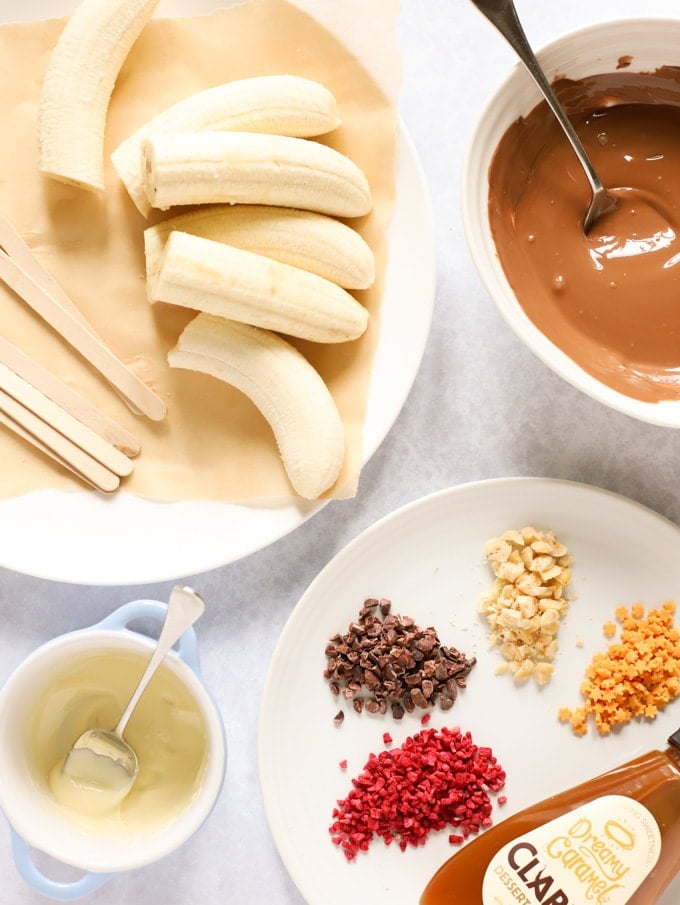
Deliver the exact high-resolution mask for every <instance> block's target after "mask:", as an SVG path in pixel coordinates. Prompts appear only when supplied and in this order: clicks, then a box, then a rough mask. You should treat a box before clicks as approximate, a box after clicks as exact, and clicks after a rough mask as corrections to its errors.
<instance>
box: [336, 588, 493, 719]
mask: <svg viewBox="0 0 680 905" xmlns="http://www.w3.org/2000/svg"><path fill="white" fill-rule="evenodd" d="M325 654H326V658H327V663H326V668H325V669H324V670H323V676H324V678H325V679H326V680H327V681H328V682H329V684H330V686H331V691H332V692H333V694H334V695H338V694H342V695H343V697H345V698H346V699H347V700H351V701H352V704H353V708H354V710H355V711H356V712H357V713H361V712H362V710H366V711H368V712H369V713H380V714H384V713H387V711H388V709H389V710H390V712H391V714H392V716H393V718H394V719H397V720H399V719H402V718H403V716H404V713H412V712H413V711H414V710H415V708H416V707H418V708H421V709H426V708H429V707H432V706H434V705H435V704H436V703H437V702H438V703H439V705H440V707H441V709H442V710H448V709H449V708H450V707H452V706H453V703H454V701H455V699H456V697H457V695H458V689H459V688H464V687H465V680H466V677H467V676H468V674H469V673H470V670H471V669H472V667H473V666H474V665H475V663H476V658H475V657H471V658H468V657H467V656H466V655H465V654H464V653H463V652H461V651H459V650H457V649H456V648H454V647H445V646H443V645H442V644H441V643H440V641H439V637H438V635H437V632H436V631H435V629H434V628H433V627H432V626H428V627H427V628H424V629H423V628H420V627H419V626H417V625H416V623H415V620H414V619H413V617H411V616H401V615H398V614H396V613H393V612H392V611H391V602H390V601H389V600H387V599H386V598H380V599H378V598H374V597H371V598H368V599H366V600H365V601H364V604H363V606H362V607H361V609H360V611H359V616H358V619H356V620H353V621H352V622H350V624H349V626H348V629H347V631H346V632H345V633H344V634H340V633H336V634H334V635H333V636H332V637H331V638H330V640H329V642H328V644H327V645H326V648H325Z"/></svg>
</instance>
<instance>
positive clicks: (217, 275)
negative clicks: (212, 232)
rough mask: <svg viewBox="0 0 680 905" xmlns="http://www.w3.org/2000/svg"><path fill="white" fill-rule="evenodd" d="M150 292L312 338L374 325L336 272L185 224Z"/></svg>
mask: <svg viewBox="0 0 680 905" xmlns="http://www.w3.org/2000/svg"><path fill="white" fill-rule="evenodd" d="M151 300H152V301H153V302H156V301H160V302H168V303H170V304H173V305H181V306H183V307H185V308H194V309H196V310H198V311H204V312H207V313H208V314H214V315H218V316H220V317H225V318H229V319H230V320H237V321H242V322H243V323H247V324H250V325H251V326H255V327H262V328H265V329H268V330H276V331H277V332H279V333H287V334H288V335H290V336H297V337H300V338H301V339H308V340H312V341H313V342H323V343H338V342H347V341H348V340H352V339H357V338H358V337H359V336H361V334H362V333H364V332H365V330H366V327H367V326H368V311H367V309H366V308H365V307H364V306H363V305H362V304H361V303H360V302H358V301H357V299H355V298H354V296H353V295H351V294H350V293H349V292H347V291H346V290H345V289H342V288H341V287H340V286H337V285H336V284H335V283H332V282H331V281H330V280H326V279H324V278H323V277H320V276H317V275H316V274H314V273H309V272H308V271H306V270H301V269H300V268H299V267H292V266H291V265H290V264H282V263H281V262H280V261H275V260H273V259H272V258H269V257H267V256H266V255H260V254H256V253H255V252H252V251H244V250H243V249H241V248H234V247H233V246H232V245H225V244H224V243H222V242H215V241H213V240H212V239H204V238H202V237H200V236H192V235H190V234H189V233H184V232H179V231H174V232H172V233H170V236H169V238H168V241H167V243H166V246H165V251H164V253H163V257H162V259H161V264H160V268H159V270H158V273H157V275H156V278H155V280H154V282H153V285H152V287H151Z"/></svg>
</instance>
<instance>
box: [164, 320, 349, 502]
mask: <svg viewBox="0 0 680 905" xmlns="http://www.w3.org/2000/svg"><path fill="white" fill-rule="evenodd" d="M168 363H169V364H170V366H171V367H173V368H186V369H189V370H193V371H201V372H203V373H205V374H209V375H211V376H213V377H216V378H217V379H218V380H223V381H224V382H225V383H229V384H231V385H232V386H234V387H236V388H237V389H238V390H240V391H241V392H242V393H245V394H246V395H247V396H248V397H249V398H250V399H251V401H252V402H253V403H254V405H255V406H256V407H257V408H258V409H259V411H260V412H261V413H262V415H263V416H264V417H265V418H266V420H267V421H268V422H269V424H270V426H271V428H272V431H273V432H274V437H275V439H276V443H277V445H278V449H279V453H280V456H281V460H282V462H283V465H284V468H285V470H286V473H287V475H288V478H289V480H290V482H291V484H292V486H293V489H294V490H295V492H296V493H297V494H298V495H299V496H301V497H304V498H305V499H308V500H315V499H318V497H320V496H321V494H322V493H324V491H326V490H328V489H329V488H330V487H332V486H333V484H334V483H335V482H336V480H337V478H338V475H339V474H340V469H341V468H342V463H343V460H344V457H345V433H344V427H343V424H342V420H341V418H340V415H339V413H338V409H337V406H336V405H335V401H334V400H333V397H332V396H331V394H330V391H329V390H328V388H327V386H326V384H325V383H324V381H323V380H322V379H321V377H320V375H319V373H318V372H317V371H316V370H315V369H314V368H313V367H312V365H311V364H310V363H309V362H308V361H307V359H306V358H305V357H304V356H303V355H302V354H301V353H300V352H299V351H298V350H297V349H296V348H295V347H294V346H292V345H291V344H290V343H288V342H286V340H284V339H282V338H281V337H280V336H277V335H276V334H274V333H270V332H269V331H268V330H261V329H259V328H257V327H251V326H249V325H248V324H240V323H236V322H234V321H227V320H224V319H223V318H219V317H213V316H211V315H209V314H199V315H198V316H197V317H195V318H194V319H193V320H192V321H191V322H190V323H189V324H188V325H187V326H186V327H185V329H184V331H183V332H182V334H181V335H180V337H179V340H178V342H177V345H176V347H175V348H174V349H172V350H171V351H170V352H169V353H168Z"/></svg>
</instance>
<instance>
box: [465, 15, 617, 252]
mask: <svg viewBox="0 0 680 905" xmlns="http://www.w3.org/2000/svg"><path fill="white" fill-rule="evenodd" d="M471 2H472V3H473V5H474V6H476V7H477V9H478V10H479V11H480V13H482V15H483V16H485V17H486V18H487V19H488V20H489V22H491V24H492V25H494V26H495V27H496V28H497V29H498V31H499V32H500V33H501V34H502V35H503V37H504V38H505V39H506V41H507V42H508V43H509V44H510V46H511V47H512V49H513V50H514V51H515V53H516V54H517V55H518V57H519V58H520V60H521V61H522V63H524V65H525V66H526V68H527V70H528V71H529V74H530V75H531V77H532V78H533V80H534V81H535V82H536V84H537V85H538V88H539V89H540V91H541V93H542V94H543V97H544V98H545V100H546V103H547V104H548V106H549V107H550V109H551V110H552V112H553V113H554V114H555V117H556V119H557V121H558V123H559V124H560V126H562V128H563V129H564V132H565V134H566V136H567V138H568V139H569V142H570V144H571V146H572V148H573V149H574V152H575V153H576V156H577V157H578V159H579V162H580V164H581V166H582V167H583V170H584V172H585V174H586V178H587V179H588V183H589V184H590V189H591V193H592V196H591V199H590V204H589V206H588V210H587V211H586V214H585V217H584V219H583V231H584V232H585V233H586V234H587V233H588V232H590V229H591V228H592V226H593V224H594V223H595V221H596V220H597V219H598V217H601V216H602V214H605V213H607V212H608V211H611V210H612V209H613V208H614V206H615V205H616V198H615V197H614V195H612V194H611V193H610V192H608V191H607V189H606V188H605V187H604V185H603V184H602V181H601V179H600V177H599V176H598V175H597V173H596V172H595V167H594V166H593V163H592V161H591V159H590V157H589V156H588V154H587V153H586V150H585V148H584V147H583V144H582V142H581V139H580V138H579V136H578V133H577V132H576V130H575V129H574V127H573V125H572V123H571V121H570V119H569V117H568V116H567V114H566V113H565V111H564V108H563V107H562V105H561V104H560V102H559V101H558V99H557V97H556V96H555V92H554V91H553V89H552V86H551V84H550V82H549V81H548V78H547V76H546V74H545V72H544V71H543V69H542V68H541V64H540V63H539V62H538V60H537V59H536V55H535V54H534V52H533V50H532V49H531V45H530V44H529V41H528V40H527V37H526V35H525V33H524V29H523V28H522V25H521V23H520V21H519V18H518V16H517V11H516V9H515V5H514V3H513V2H512V0H471Z"/></svg>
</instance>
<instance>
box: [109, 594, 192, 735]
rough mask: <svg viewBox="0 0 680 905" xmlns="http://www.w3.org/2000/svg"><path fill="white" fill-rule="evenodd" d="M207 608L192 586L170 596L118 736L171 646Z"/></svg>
mask: <svg viewBox="0 0 680 905" xmlns="http://www.w3.org/2000/svg"><path fill="white" fill-rule="evenodd" d="M204 610H205V604H204V603H203V600H202V599H201V597H199V595H198V594H197V593H196V592H195V591H192V590H191V588H185V587H182V586H181V585H177V586H176V587H174V588H173V589H172V591H171V593H170V597H169V599H168V610H167V613H166V615H165V621H164V623H163V628H162V629H161V633H160V636H159V638H158V642H157V643H156V648H155V650H154V652H153V654H152V656H151V659H150V660H149V662H148V664H147V667H146V669H145V670H144V674H143V676H142V678H141V679H140V680H139V684H138V685H137V688H136V689H135V692H134V694H133V695H132V697H131V698H130V701H129V703H128V705H127V707H126V708H125V710H124V711H123V715H122V716H121V718H120V720H119V721H118V725H117V726H116V728H115V729H114V732H115V734H116V735H119V736H122V734H123V731H124V730H125V727H126V725H127V722H128V720H129V719H130V717H131V716H132V712H133V711H134V709H135V707H136V706H137V703H138V701H139V699H140V697H141V696H142V693H143V691H144V689H145V688H146V686H147V685H148V684H149V681H150V680H151V677H152V676H153V674H154V673H155V672H156V670H157V669H158V667H159V666H160V664H161V662H162V661H163V659H164V658H165V655H166V654H167V653H168V651H169V650H170V648H171V647H172V646H173V644H174V643H175V641H177V640H178V639H179V638H180V637H181V636H182V635H183V634H184V632H185V631H186V630H187V629H188V628H189V627H190V626H191V625H193V624H194V622H196V620H197V619H198V618H199V616H200V615H201V614H202V613H203V611H204Z"/></svg>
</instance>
